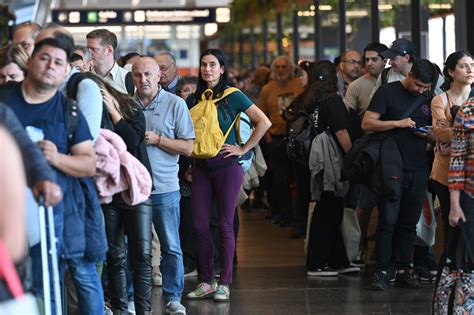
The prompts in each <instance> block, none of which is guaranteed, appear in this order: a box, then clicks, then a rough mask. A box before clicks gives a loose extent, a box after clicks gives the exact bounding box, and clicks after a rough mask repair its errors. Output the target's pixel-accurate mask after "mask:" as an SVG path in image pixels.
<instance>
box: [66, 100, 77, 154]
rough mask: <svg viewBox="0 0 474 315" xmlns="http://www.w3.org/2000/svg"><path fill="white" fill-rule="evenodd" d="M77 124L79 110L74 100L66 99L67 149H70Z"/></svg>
mask: <svg viewBox="0 0 474 315" xmlns="http://www.w3.org/2000/svg"><path fill="white" fill-rule="evenodd" d="M78 123H79V108H78V107H77V103H76V101H75V100H73V99H71V98H68V99H67V139H68V147H69V148H71V146H72V140H73V139H74V134H75V132H76V128H77V125H78Z"/></svg>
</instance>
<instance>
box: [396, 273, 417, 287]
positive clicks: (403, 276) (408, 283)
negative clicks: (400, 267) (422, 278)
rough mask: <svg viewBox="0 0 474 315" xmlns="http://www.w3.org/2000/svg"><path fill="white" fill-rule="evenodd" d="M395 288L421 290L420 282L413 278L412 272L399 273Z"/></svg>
mask: <svg viewBox="0 0 474 315" xmlns="http://www.w3.org/2000/svg"><path fill="white" fill-rule="evenodd" d="M395 286H396V287H398V288H407V289H419V288H420V287H421V285H420V282H419V281H418V280H416V279H415V278H414V277H413V272H412V271H411V270H405V271H404V272H400V271H398V272H397V276H396V278H395Z"/></svg>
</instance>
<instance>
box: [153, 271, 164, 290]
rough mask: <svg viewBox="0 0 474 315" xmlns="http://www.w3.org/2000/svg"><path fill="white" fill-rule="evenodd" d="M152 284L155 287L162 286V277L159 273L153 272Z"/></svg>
mask: <svg viewBox="0 0 474 315" xmlns="http://www.w3.org/2000/svg"><path fill="white" fill-rule="evenodd" d="M153 285H154V286H155V287H162V286H163V277H162V276H161V273H158V272H157V273H153Z"/></svg>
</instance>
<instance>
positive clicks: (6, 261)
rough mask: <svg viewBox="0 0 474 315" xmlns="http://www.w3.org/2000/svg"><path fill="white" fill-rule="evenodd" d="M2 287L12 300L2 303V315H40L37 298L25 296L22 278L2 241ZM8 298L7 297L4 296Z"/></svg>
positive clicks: (0, 284)
mask: <svg viewBox="0 0 474 315" xmlns="http://www.w3.org/2000/svg"><path fill="white" fill-rule="evenodd" d="M0 280H1V282H0V286H1V287H2V290H1V291H2V292H6V293H7V294H8V295H9V296H11V297H12V298H11V299H7V300H3V301H2V302H0V315H3V314H5V315H6V314H28V315H36V314H39V311H38V305H37V303H36V298H35V297H34V296H33V295H31V294H25V293H24V292H23V287H22V285H21V281H20V277H18V273H17V271H16V269H15V266H14V265H13V261H12V260H11V258H10V255H9V253H8V251H7V249H6V247H5V245H4V244H3V241H1V240H0ZM2 298H6V296H2Z"/></svg>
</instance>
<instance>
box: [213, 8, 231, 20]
mask: <svg viewBox="0 0 474 315" xmlns="http://www.w3.org/2000/svg"><path fill="white" fill-rule="evenodd" d="M216 22H217V23H229V22H230V9H229V8H217V9H216Z"/></svg>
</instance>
